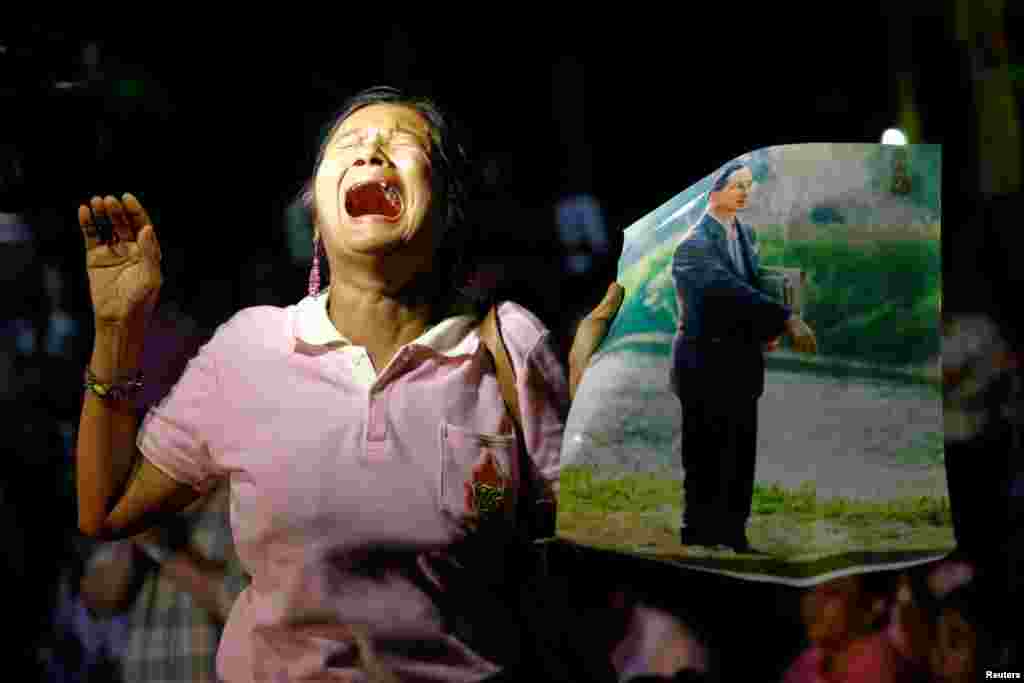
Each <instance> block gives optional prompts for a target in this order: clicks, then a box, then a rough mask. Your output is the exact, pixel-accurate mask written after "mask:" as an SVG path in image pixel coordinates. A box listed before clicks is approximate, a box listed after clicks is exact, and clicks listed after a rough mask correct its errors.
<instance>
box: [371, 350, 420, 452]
mask: <svg viewBox="0 0 1024 683" xmlns="http://www.w3.org/2000/svg"><path fill="white" fill-rule="evenodd" d="M408 358H409V349H408V348H406V349H402V350H401V351H399V352H398V355H397V356H395V359H394V360H393V361H392V362H391V363H390V364H389V365H388V367H387V368H385V370H384V372H383V373H382V374H381V375H380V376H379V377H378V378H377V380H376V381H375V382H374V383H373V385H372V386H371V387H370V391H369V395H368V396H367V401H368V405H367V411H366V415H367V420H366V457H367V458H369V459H381V458H386V457H388V450H389V449H388V444H389V440H388V420H387V415H388V403H389V399H390V396H391V392H392V390H393V389H394V381H395V377H396V375H397V374H398V373H399V372H401V370H402V367H403V366H404V365H405V364H406V363H407V362H408Z"/></svg>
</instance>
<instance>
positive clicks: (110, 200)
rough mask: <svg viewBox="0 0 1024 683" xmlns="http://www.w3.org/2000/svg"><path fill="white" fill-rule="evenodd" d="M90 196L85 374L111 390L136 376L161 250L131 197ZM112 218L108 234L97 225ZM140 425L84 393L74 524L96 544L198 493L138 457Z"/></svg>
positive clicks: (128, 411)
mask: <svg viewBox="0 0 1024 683" xmlns="http://www.w3.org/2000/svg"><path fill="white" fill-rule="evenodd" d="M123 199H124V203H123V204H122V203H121V202H119V201H118V200H117V199H115V198H114V197H109V196H108V197H106V198H105V199H100V198H99V197H93V199H92V201H91V202H90V206H89V207H86V206H80V207H79V209H78V221H79V225H80V226H81V228H82V232H83V235H84V238H85V255H86V270H87V273H88V276H89V291H90V295H91V297H92V304H93V313H94V316H95V321H96V339H95V343H94V346H93V352H92V357H91V358H90V362H89V369H90V370H91V371H92V374H93V375H94V376H95V378H96V381H97V382H99V383H102V384H110V383H115V382H118V381H121V380H123V378H125V377H129V376H131V375H132V374H134V373H135V372H137V371H138V369H139V366H140V363H141V360H142V347H143V337H144V334H145V330H146V327H147V324H148V322H149V318H150V315H151V314H152V311H153V308H154V307H155V305H156V300H157V296H158V295H159V291H160V286H161V284H162V277H161V272H160V245H159V244H158V243H157V240H156V234H155V232H154V230H153V225H152V223H151V222H150V220H149V217H148V216H147V214H146V211H145V209H143V208H142V205H141V204H140V203H139V202H138V200H136V199H135V198H134V197H132V196H131V195H128V194H126V195H124V196H123ZM104 219H109V221H110V224H111V226H112V232H111V233H110V234H109V235H104V234H102V233H103V231H100V230H97V227H96V221H97V220H101V221H102V220H104ZM137 429H138V421H137V419H136V417H135V406H134V402H133V401H132V399H131V397H127V398H114V397H111V396H105V397H101V396H99V395H98V394H97V393H95V392H93V391H89V390H87V391H86V394H85V400H84V402H83V404H82V415H81V419H80V421H79V426H78V446H77V449H76V451H77V452H76V459H77V475H76V476H77V486H78V526H79V529H80V530H81V531H82V532H83V533H85V534H87V535H89V536H94V537H98V538H123V537H127V536H131V535H134V534H137V533H139V532H141V531H144V530H145V529H147V528H149V527H150V526H152V525H153V524H155V523H156V522H157V521H158V520H159V519H161V518H162V517H163V516H165V515H167V514H171V513H174V512H177V511H179V510H182V509H183V508H184V507H186V506H187V505H188V504H189V503H191V502H192V501H194V500H195V499H196V498H197V497H198V496H199V494H198V493H197V492H196V491H195V489H193V488H192V487H191V486H188V485H186V484H183V483H180V482H178V481H176V480H174V479H172V478H171V477H170V476H168V475H166V474H164V473H163V472H162V471H161V470H159V469H158V468H157V467H155V466H154V465H152V464H151V463H150V462H149V461H148V460H146V459H145V458H143V456H142V454H141V453H140V452H139V450H138V447H137V446H136V443H135V437H136V430H137Z"/></svg>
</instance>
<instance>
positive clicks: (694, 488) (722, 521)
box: [682, 397, 757, 544]
mask: <svg viewBox="0 0 1024 683" xmlns="http://www.w3.org/2000/svg"><path fill="white" fill-rule="evenodd" d="M756 456H757V399H756V398H748V399H739V400H736V399H733V400H725V399H722V398H717V397H712V398H710V399H695V400H688V401H685V402H684V403H683V435H682V459H683V468H684V469H685V470H686V479H685V482H684V513H683V520H684V528H685V529H686V532H685V533H691V534H693V533H695V534H696V535H697V540H701V539H704V540H706V541H707V542H708V543H709V544H710V543H726V544H732V543H735V542H738V541H742V539H743V538H744V533H745V532H744V529H745V527H746V523H747V519H748V518H749V517H750V508H751V501H752V499H753V495H754V470H755V466H756Z"/></svg>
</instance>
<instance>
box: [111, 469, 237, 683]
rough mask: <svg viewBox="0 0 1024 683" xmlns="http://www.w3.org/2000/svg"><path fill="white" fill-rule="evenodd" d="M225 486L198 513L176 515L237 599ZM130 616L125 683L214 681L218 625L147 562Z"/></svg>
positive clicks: (197, 547) (192, 542)
mask: <svg viewBox="0 0 1024 683" xmlns="http://www.w3.org/2000/svg"><path fill="white" fill-rule="evenodd" d="M227 493H228V491H227V487H226V486H224V487H221V488H220V489H219V490H218V491H217V492H215V493H214V494H213V495H212V497H211V498H210V499H209V501H208V502H207V503H206V504H205V505H204V506H202V507H201V508H199V509H198V510H195V511H191V512H189V513H186V514H184V515H182V523H183V528H182V529H177V530H175V531H178V532H179V533H181V532H184V534H185V535H187V538H188V540H189V542H190V543H191V544H192V546H193V547H194V548H196V549H197V550H198V551H199V552H200V553H201V554H203V555H204V556H205V557H207V558H209V559H211V560H214V561H219V562H226V563H227V567H228V571H227V577H226V579H225V581H226V583H227V586H228V590H229V591H231V594H232V595H235V596H237V595H238V593H240V592H241V591H242V589H243V588H244V587H245V584H246V581H247V579H246V578H245V574H244V573H243V571H242V569H241V567H240V565H239V563H238V559H237V557H236V556H235V553H234V547H233V545H232V543H231V527H230V524H229V522H228V516H227V499H228V495H227ZM149 567H150V568H151V571H150V572H149V575H148V576H147V577H146V579H145V582H144V583H143V585H142V588H141V589H140V591H139V595H138V597H137V598H136V601H135V605H134V607H133V608H132V613H131V633H130V635H129V641H128V647H127V649H126V651H125V655H124V659H123V661H122V665H123V666H122V669H123V672H124V680H125V681H126V682H128V683H181V682H184V681H189V682H190V683H192V682H195V683H205V682H206V681H217V680H218V678H217V675H216V655H217V644H218V642H219V640H220V634H221V628H222V625H221V624H219V623H218V622H217V620H216V619H215V618H214V617H212V616H211V615H210V614H209V613H208V612H206V610H204V609H203V608H202V607H199V606H198V605H196V604H195V603H194V601H193V600H192V596H191V595H189V594H188V593H186V592H185V591H182V590H180V589H179V588H178V587H177V586H175V584H174V583H173V582H172V581H171V580H170V579H168V578H167V577H166V576H163V575H162V573H161V572H160V571H159V567H157V566H156V565H154V564H152V563H149Z"/></svg>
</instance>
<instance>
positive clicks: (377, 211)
mask: <svg viewBox="0 0 1024 683" xmlns="http://www.w3.org/2000/svg"><path fill="white" fill-rule="evenodd" d="M403 208H404V203H403V201H402V188H401V186H400V185H399V184H398V183H397V182H395V181H391V180H371V181H368V182H364V183H358V184H356V185H353V186H352V187H350V188H349V189H348V191H347V192H345V212H346V213H348V215H349V216H351V217H352V218H368V219H382V220H385V221H389V222H395V221H397V220H398V219H399V217H400V216H401V215H402V209H403Z"/></svg>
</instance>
